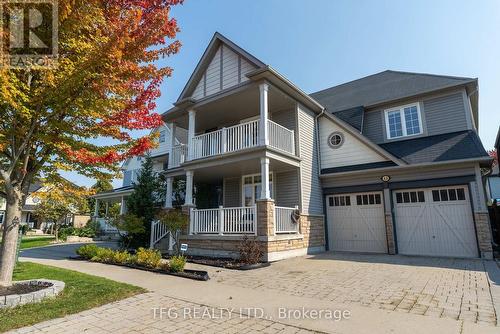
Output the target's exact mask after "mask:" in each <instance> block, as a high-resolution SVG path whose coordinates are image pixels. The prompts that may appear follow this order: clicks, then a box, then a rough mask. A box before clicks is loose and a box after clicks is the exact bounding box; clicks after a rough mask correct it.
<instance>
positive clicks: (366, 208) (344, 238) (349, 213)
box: [326, 192, 387, 253]
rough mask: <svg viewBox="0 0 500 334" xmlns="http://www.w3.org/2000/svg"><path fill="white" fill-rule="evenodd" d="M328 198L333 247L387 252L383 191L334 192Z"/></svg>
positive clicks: (334, 248)
mask: <svg viewBox="0 0 500 334" xmlns="http://www.w3.org/2000/svg"><path fill="white" fill-rule="evenodd" d="M326 200H327V201H326V203H327V219H328V238H329V248H330V250H335V251H350V252H376V253H386V252H387V242H386V234H385V223H384V204H383V200H382V193H380V192H370V193H357V194H341V195H331V196H327V199H326Z"/></svg>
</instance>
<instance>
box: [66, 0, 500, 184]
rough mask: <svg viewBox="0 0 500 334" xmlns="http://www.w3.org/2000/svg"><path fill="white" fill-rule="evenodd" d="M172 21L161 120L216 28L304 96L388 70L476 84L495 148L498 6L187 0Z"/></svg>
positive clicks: (462, 0) (484, 132) (484, 127)
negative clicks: (174, 32)
mask: <svg viewBox="0 0 500 334" xmlns="http://www.w3.org/2000/svg"><path fill="white" fill-rule="evenodd" d="M172 14H173V16H174V17H175V18H176V19H177V21H178V24H179V26H180V28H181V32H180V33H179V34H178V38H179V40H180V41H181V43H182V45H183V46H182V48H181V51H180V52H179V53H178V54H177V55H175V56H173V57H171V58H168V59H165V60H162V61H161V62H159V65H168V66H171V67H173V69H174V73H173V76H172V77H170V78H168V79H166V80H165V82H164V83H163V85H162V96H161V97H160V98H159V99H158V100H157V112H158V113H162V112H164V111H166V110H168V109H169V108H170V107H171V106H172V103H173V102H175V100H177V98H178V96H179V94H180V92H181V90H182V89H183V88H184V85H185V84H186V82H187V80H188V79H189V76H190V75H191V73H192V71H193V70H194V68H195V66H196V64H197V63H198V61H199V59H200V57H201V55H202V54H203V51H204V50H205V48H206V47H207V45H208V43H209V42H210V39H211V38H212V36H213V34H214V33H215V32H216V31H218V32H220V33H221V34H223V35H224V36H226V37H227V38H229V39H230V40H232V41H233V42H235V43H236V44H237V45H239V46H240V47H242V48H243V49H245V50H247V51H248V52H250V53H251V54H253V55H254V56H256V57H257V58H259V59H260V60H262V61H263V62H264V63H266V64H269V65H271V66H272V67H273V68H274V69H276V70H277V71H279V72H280V73H281V74H283V75H284V76H286V77H287V78H288V79H289V80H291V81H292V82H293V83H295V84H296V85H297V86H299V87H300V88H301V89H302V90H304V91H305V92H308V93H312V92H315V91H318V90H322V89H325V88H328V87H331V86H335V85H338V84H341V83H344V82H347V81H351V80H355V79H358V78H361V77H363V76H367V75H370V74H374V73H378V72H381V71H384V70H387V69H391V70H398V71H408V72H421V73H433V74H442V75H452V76H463V77H472V78H478V79H479V135H480V137H481V139H482V142H483V144H484V146H485V148H486V149H487V150H488V149H492V148H493V144H494V141H495V138H496V134H497V131H498V128H499V125H500V111H499V110H498V109H497V106H496V102H497V101H498V97H499V96H500V1H499V0H490V1H468V0H449V1H444V0H443V1H441V0H434V1H422V0H418V1H416V0H414V1H408V0H404V1H403V0H400V1H397V0H392V1H389V0H387V1H383V0H377V1H375V0H372V1H368V0H366V1H355V0H346V1H340V0H309V1H304V0H302V1H298V0H254V1H247V0H245V1H244V0H238V1H236V0H185V2H184V4H183V5H181V6H176V7H175V8H174V9H173V10H172ZM63 175H64V176H66V177H67V178H68V179H70V180H72V181H73V182H75V183H76V184H78V185H85V186H90V185H92V184H93V183H94V180H91V179H87V178H85V177H83V176H80V175H78V174H76V173H64V174H63ZM113 184H114V185H115V186H120V184H121V181H120V180H115V181H114V182H113Z"/></svg>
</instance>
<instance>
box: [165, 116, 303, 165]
mask: <svg viewBox="0 0 500 334" xmlns="http://www.w3.org/2000/svg"><path fill="white" fill-rule="evenodd" d="M259 127H260V121H259V120H255V121H250V122H245V123H241V124H238V125H234V126H231V127H227V128H222V129H220V130H217V131H213V132H209V133H205V134H202V135H198V136H194V137H193V140H192V145H193V149H192V150H193V153H192V160H195V159H202V158H207V157H212V156H216V155H221V154H224V153H230V152H237V151H241V150H245V149H248V148H252V147H257V146H259V145H260V143H261V141H260V134H259V133H260V132H259ZM268 133H269V146H270V147H273V148H275V149H277V150H280V151H283V152H285V153H288V154H292V155H295V133H294V131H293V130H289V129H287V128H285V127H284V126H282V125H280V124H278V123H275V122H273V121H270V120H268ZM179 161H180V160H179V159H178V158H177V157H174V159H173V166H178V165H176V163H178V162H179ZM181 163H182V162H181Z"/></svg>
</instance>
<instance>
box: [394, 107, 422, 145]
mask: <svg viewBox="0 0 500 334" xmlns="http://www.w3.org/2000/svg"><path fill="white" fill-rule="evenodd" d="M408 107H417V114H418V127H419V129H420V132H419V133H414V134H411V135H409V134H407V132H406V118H405V113H404V109H405V108H408ZM393 111H399V115H400V116H401V128H402V130H403V135H401V136H395V137H391V129H390V127H389V113H390V112H393ZM422 133H424V128H423V126H422V113H421V112H420V103H418V102H417V103H410V104H405V105H403V106H399V107H395V108H390V109H386V110H385V135H386V138H387V139H397V138H403V137H413V136H418V135H421V134H422Z"/></svg>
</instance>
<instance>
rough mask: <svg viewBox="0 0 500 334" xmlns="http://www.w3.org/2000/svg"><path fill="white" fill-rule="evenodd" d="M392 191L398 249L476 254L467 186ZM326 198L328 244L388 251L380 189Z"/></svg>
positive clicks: (431, 253)
mask: <svg viewBox="0 0 500 334" xmlns="http://www.w3.org/2000/svg"><path fill="white" fill-rule="evenodd" d="M392 194H393V205H394V218H395V227H396V239H397V245H398V253H399V254H406V255H428V256H450V257H477V256H478V250H477V243H476V233H475V229H474V222H473V218H472V210H471V203H470V198H469V194H468V190H467V187H466V186H454V187H439V188H423V189H408V190H393V191H392ZM326 200H327V202H326V203H327V219H328V236H329V246H330V250H336V251H353V252H376V253H386V252H387V241H386V231H385V222H384V206H383V197H382V193H381V192H370V193H356V194H340V195H330V196H327V199H326ZM342 204H343V205H342Z"/></svg>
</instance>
